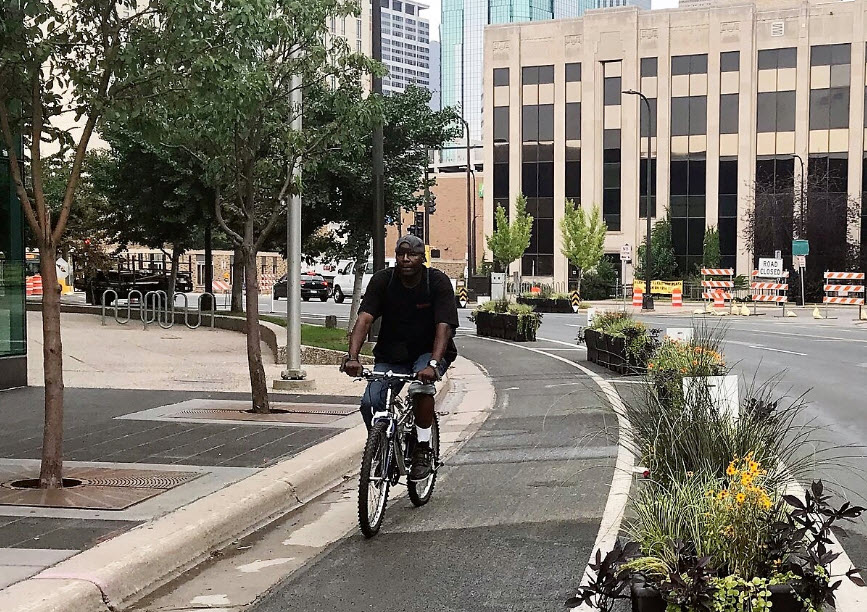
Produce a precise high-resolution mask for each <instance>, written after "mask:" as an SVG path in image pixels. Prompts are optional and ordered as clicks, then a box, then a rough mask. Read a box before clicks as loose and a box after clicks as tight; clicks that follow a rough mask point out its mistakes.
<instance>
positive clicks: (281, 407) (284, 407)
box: [177, 403, 358, 418]
mask: <svg viewBox="0 0 867 612" xmlns="http://www.w3.org/2000/svg"><path fill="white" fill-rule="evenodd" d="M357 410H358V407H357V406H355V405H354V404H312V403H311V404H273V408H272V412H271V413H270V414H261V415H260V414H254V413H252V412H248V411H247V410H246V409H240V410H233V409H229V408H193V409H190V410H183V411H181V412H178V413H177V414H178V416H196V417H217V418H219V417H223V418H225V417H229V416H232V417H234V416H235V415H238V414H243V415H248V416H251V417H269V416H279V415H283V414H325V415H332V416H349V415H351V414H353V413H355V412H356V411H357Z"/></svg>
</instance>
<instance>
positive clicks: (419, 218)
mask: <svg viewBox="0 0 867 612" xmlns="http://www.w3.org/2000/svg"><path fill="white" fill-rule="evenodd" d="M414 227H415V229H416V232H417V233H416V236H418V237H419V238H421V239H422V240H424V213H423V212H420V211H416V212H415V226H414Z"/></svg>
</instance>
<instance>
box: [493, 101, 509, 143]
mask: <svg viewBox="0 0 867 612" xmlns="http://www.w3.org/2000/svg"><path fill="white" fill-rule="evenodd" d="M494 142H509V107H508V106H495V107H494Z"/></svg>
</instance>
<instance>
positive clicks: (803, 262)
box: [795, 255, 807, 270]
mask: <svg viewBox="0 0 867 612" xmlns="http://www.w3.org/2000/svg"><path fill="white" fill-rule="evenodd" d="M795 267H796V268H798V269H799V270H802V269H805V268H806V267H807V257H806V255H795Z"/></svg>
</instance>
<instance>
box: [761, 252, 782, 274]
mask: <svg viewBox="0 0 867 612" xmlns="http://www.w3.org/2000/svg"><path fill="white" fill-rule="evenodd" d="M784 274H785V272H784V271H783V260H782V259H777V258H771V257H760V258H759V274H758V276H765V277H768V278H781V277H782V276H783V275H784Z"/></svg>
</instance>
